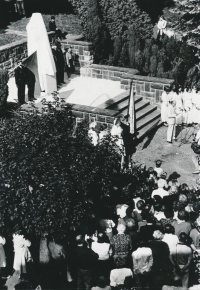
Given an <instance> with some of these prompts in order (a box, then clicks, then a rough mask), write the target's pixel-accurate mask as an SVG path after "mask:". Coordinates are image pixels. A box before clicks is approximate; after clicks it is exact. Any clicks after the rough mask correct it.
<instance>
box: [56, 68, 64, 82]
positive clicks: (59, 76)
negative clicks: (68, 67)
mask: <svg viewBox="0 0 200 290" xmlns="http://www.w3.org/2000/svg"><path fill="white" fill-rule="evenodd" d="M56 78H57V83H58V84H60V83H63V82H64V69H63V70H59V71H57V73H56Z"/></svg>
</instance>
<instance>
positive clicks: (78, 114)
mask: <svg viewBox="0 0 200 290" xmlns="http://www.w3.org/2000/svg"><path fill="white" fill-rule="evenodd" d="M72 115H73V116H75V117H78V118H83V112H79V111H73V110H72Z"/></svg>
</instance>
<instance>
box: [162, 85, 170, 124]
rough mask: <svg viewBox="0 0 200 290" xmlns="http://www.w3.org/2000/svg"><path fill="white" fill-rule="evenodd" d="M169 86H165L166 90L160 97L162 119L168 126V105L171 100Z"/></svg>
mask: <svg viewBox="0 0 200 290" xmlns="http://www.w3.org/2000/svg"><path fill="white" fill-rule="evenodd" d="M169 91H170V88H169V87H165V88H164V92H163V93H162V95H161V97H160V102H161V108H160V109H161V121H162V122H163V123H164V125H165V126H167V107H168V102H169Z"/></svg>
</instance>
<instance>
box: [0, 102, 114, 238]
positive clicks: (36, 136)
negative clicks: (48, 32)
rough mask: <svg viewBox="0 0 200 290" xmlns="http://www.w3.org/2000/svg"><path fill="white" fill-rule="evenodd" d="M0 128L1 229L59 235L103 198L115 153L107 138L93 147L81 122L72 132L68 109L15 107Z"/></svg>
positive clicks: (109, 190) (109, 191)
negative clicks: (15, 110)
mask: <svg viewBox="0 0 200 290" xmlns="http://www.w3.org/2000/svg"><path fill="white" fill-rule="evenodd" d="M61 107H62V106H61ZM0 128H1V130H0V159H1V163H0V172H1V174H0V188H1V189H0V190H1V195H0V227H1V228H6V230H7V231H8V232H15V231H17V230H18V229H21V228H22V229H24V230H25V231H26V232H27V233H29V234H31V233H35V234H36V235H37V236H40V235H41V233H44V232H48V233H50V234H53V235H54V237H56V236H59V237H60V238H61V239H62V238H65V237H66V236H67V234H68V231H69V229H72V228H76V227H77V225H78V224H79V223H80V221H81V219H82V218H83V216H84V215H85V213H86V212H87V211H88V210H89V209H90V208H93V207H94V206H97V205H100V204H104V203H106V202H107V198H108V197H110V195H111V193H112V192H111V188H112V171H113V168H116V167H117V166H118V159H119V155H118V154H117V153H116V151H115V150H113V149H114V147H113V146H114V145H113V142H111V140H110V139H109V138H108V139H106V140H104V141H103V142H102V143H101V144H99V145H98V146H96V147H94V146H93V145H92V144H91V142H90V139H89V137H88V130H87V128H88V125H87V126H86V124H85V123H81V124H80V127H78V129H77V130H76V136H74V117H72V116H71V113H70V109H69V108H66V107H62V109H59V108H58V109H54V108H50V111H49V113H41V114H39V113H38V112H37V111H35V110H33V111H32V112H30V111H28V112H26V113H22V112H20V111H17V112H16V113H15V114H14V116H13V118H11V119H6V120H1V124H0Z"/></svg>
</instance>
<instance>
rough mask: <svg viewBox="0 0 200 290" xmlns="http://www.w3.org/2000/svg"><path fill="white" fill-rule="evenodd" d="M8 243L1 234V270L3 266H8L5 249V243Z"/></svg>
mask: <svg viewBox="0 0 200 290" xmlns="http://www.w3.org/2000/svg"><path fill="white" fill-rule="evenodd" d="M5 243H6V239H5V238H4V237H2V236H0V270H1V268H5V267H6V255H5V251H4V247H3V246H4V245H5Z"/></svg>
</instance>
